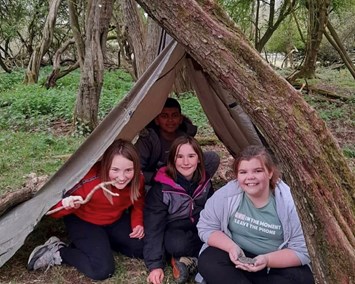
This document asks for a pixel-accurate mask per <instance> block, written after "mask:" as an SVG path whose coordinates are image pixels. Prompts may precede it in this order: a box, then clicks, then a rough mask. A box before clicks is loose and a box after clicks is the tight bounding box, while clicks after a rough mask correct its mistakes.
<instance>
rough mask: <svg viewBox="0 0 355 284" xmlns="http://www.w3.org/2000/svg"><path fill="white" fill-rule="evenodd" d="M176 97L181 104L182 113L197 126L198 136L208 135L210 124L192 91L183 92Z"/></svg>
mask: <svg viewBox="0 0 355 284" xmlns="http://www.w3.org/2000/svg"><path fill="white" fill-rule="evenodd" d="M177 99H178V100H179V102H180V104H181V108H182V110H181V111H182V113H183V114H185V115H186V116H187V117H188V118H189V119H191V120H192V122H193V124H195V125H196V126H197V127H198V134H199V135H200V136H209V135H210V134H211V126H210V125H209V122H208V119H207V117H206V115H205V112H204V111H203V109H202V106H201V104H200V102H199V100H198V98H197V97H196V96H195V95H194V94H193V93H184V94H180V95H179V97H178V98H177Z"/></svg>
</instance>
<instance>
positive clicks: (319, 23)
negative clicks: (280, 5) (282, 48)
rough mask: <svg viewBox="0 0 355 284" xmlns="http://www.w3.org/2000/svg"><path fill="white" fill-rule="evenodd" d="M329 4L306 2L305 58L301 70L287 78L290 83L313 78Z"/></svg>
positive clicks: (327, 2)
mask: <svg viewBox="0 0 355 284" xmlns="http://www.w3.org/2000/svg"><path fill="white" fill-rule="evenodd" d="M329 4H330V1H329V0H308V1H307V8H308V14H309V21H308V25H309V26H308V40H307V45H306V57H305V60H304V63H303V65H302V67H301V69H300V70H299V71H298V72H296V73H294V74H293V75H291V76H290V77H289V78H288V80H289V81H290V82H293V81H295V80H296V79H297V78H314V76H315V73H316V62H317V56H318V51H319V46H320V43H321V41H322V37H323V34H324V32H325V27H326V25H327V21H328V7H329Z"/></svg>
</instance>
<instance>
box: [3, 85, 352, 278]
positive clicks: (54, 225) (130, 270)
mask: <svg viewBox="0 0 355 284" xmlns="http://www.w3.org/2000/svg"><path fill="white" fill-rule="evenodd" d="M318 88H322V89H324V90H328V91H329V92H334V93H336V94H337V95H340V97H331V96H330V97H329V96H324V95H319V94H312V92H311V91H310V94H308V97H307V101H309V102H310V104H311V105H312V106H314V107H315V109H316V110H317V111H318V112H319V113H322V114H323V115H321V116H323V119H324V120H325V121H326V124H327V126H328V127H329V129H330V131H331V133H332V134H333V136H334V137H335V139H336V140H337V142H338V144H339V146H340V147H341V148H342V149H343V151H345V150H346V152H347V154H346V157H347V160H348V162H349V166H350V168H352V170H353V171H354V169H355V141H354V140H355V111H354V110H355V99H354V97H355V89H350V88H339V87H337V88H334V87H333V86H331V85H327V84H322V85H318ZM66 127H68V126H67V125H65V124H63V125H61V123H60V122H58V123H57V124H56V130H55V131H57V132H58V135H63V134H66V133H67V132H68V130H67V129H66ZM204 139H205V138H203V137H201V140H204ZM206 140H208V141H210V139H207V138H206ZM211 141H214V140H213V139H212V140H211ZM206 144H207V145H204V146H203V148H205V149H208V150H214V151H216V152H218V153H219V154H220V156H221V164H220V167H219V169H218V172H217V174H216V176H215V177H214V182H215V184H223V183H225V182H226V181H228V180H230V179H232V178H233V173H232V171H231V170H230V166H231V163H232V160H233V159H232V157H231V156H230V155H229V153H228V151H227V150H226V149H225V148H224V146H223V145H222V144H221V143H218V142H213V143H212V142H211V143H206ZM344 149H345V150H344ZM52 235H57V236H58V237H60V238H61V239H63V240H64V241H65V240H66V235H65V233H64V229H63V224H62V222H61V221H60V220H59V221H58V220H52V219H51V218H48V217H45V218H43V219H42V221H41V222H40V224H39V225H38V226H37V227H36V229H35V230H34V232H33V233H31V234H30V235H29V237H28V238H27V239H26V242H25V244H24V245H23V247H22V248H21V249H20V250H19V251H18V252H17V253H16V254H15V256H14V257H12V258H11V259H10V260H9V261H8V262H7V263H6V264H5V265H4V266H3V267H1V268H0V283H8V284H10V283H23V284H25V283H36V284H44V283H77V284H87V283H94V282H93V281H91V280H90V279H88V278H86V277H85V276H83V275H82V274H81V273H78V272H77V271H76V270H75V269H74V268H70V267H66V266H58V267H53V268H51V269H49V270H47V271H45V272H44V271H36V272H29V271H27V270H26V263H27V258H28V256H29V254H30V253H31V251H32V249H33V248H34V247H35V246H37V245H39V244H41V243H43V242H45V241H46V240H47V239H48V238H49V237H50V236H52ZM147 275H148V274H147V271H146V268H145V266H144V263H143V261H141V260H137V259H129V258H126V257H123V256H121V255H117V256H116V272H115V274H114V276H113V277H112V278H111V279H108V280H105V281H102V282H100V283H104V284H108V283H146V278H147ZM165 279H166V281H165V283H174V281H173V278H172V275H171V269H170V268H168V269H167V272H166V278H165ZM95 283H97V282H95ZM189 283H194V282H193V281H192V280H191V282H189Z"/></svg>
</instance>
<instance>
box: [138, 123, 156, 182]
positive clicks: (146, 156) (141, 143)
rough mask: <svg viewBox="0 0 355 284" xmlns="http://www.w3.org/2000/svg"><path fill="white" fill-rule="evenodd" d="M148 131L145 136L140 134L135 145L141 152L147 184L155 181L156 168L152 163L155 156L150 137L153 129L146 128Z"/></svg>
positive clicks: (142, 167) (142, 166) (141, 161)
mask: <svg viewBox="0 0 355 284" xmlns="http://www.w3.org/2000/svg"><path fill="white" fill-rule="evenodd" d="M145 131H146V132H147V134H146V135H144V136H139V138H138V140H137V142H136V144H135V147H136V149H137V151H138V153H139V157H140V163H141V169H142V172H143V175H144V180H145V183H146V184H150V183H151V182H152V181H153V177H154V175H155V172H156V169H155V168H152V166H151V165H150V164H151V163H152V162H151V159H152V157H153V156H154V153H153V151H154V146H153V143H152V141H151V139H150V136H151V134H150V131H153V130H145Z"/></svg>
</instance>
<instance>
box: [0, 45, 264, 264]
mask: <svg viewBox="0 0 355 284" xmlns="http://www.w3.org/2000/svg"><path fill="white" fill-rule="evenodd" d="M184 60H188V61H189V62H187V64H188V66H189V69H188V72H189V73H188V74H189V75H188V76H189V77H190V78H191V80H192V82H193V85H194V88H195V91H196V95H197V96H198V98H199V100H200V102H201V105H202V107H203V109H204V111H205V113H206V115H207V117H208V119H209V121H210V123H211V125H212V127H213V128H214V130H215V132H216V134H217V136H218V137H219V139H220V140H221V141H222V142H223V143H224V144H225V145H226V147H227V148H228V149H229V150H230V151H231V152H232V153H236V152H238V151H239V150H240V148H242V147H244V146H246V145H248V144H259V143H261V142H260V140H259V138H258V135H257V134H256V131H255V128H254V126H253V125H252V123H251V122H250V120H249V118H248V117H247V116H246V115H245V113H244V112H243V111H242V109H241V108H240V107H239V106H238V105H237V104H236V103H235V101H234V99H233V97H232V96H231V95H230V94H228V92H226V91H225V90H223V89H222V88H221V87H220V86H219V85H218V82H215V81H213V80H212V79H211V78H209V77H208V76H207V75H206V74H205V73H204V72H203V71H202V70H201V68H200V67H199V66H197V63H196V62H192V59H191V58H189V59H187V58H186V53H185V51H184V49H183V48H182V47H181V46H180V45H178V44H177V43H176V42H173V41H171V42H170V43H169V45H168V46H167V47H166V48H165V49H164V50H163V51H162V53H160V55H159V56H158V57H157V58H156V60H155V61H154V62H153V63H152V65H151V66H150V67H149V68H148V70H147V71H146V72H145V73H144V74H143V76H142V77H141V78H140V79H139V80H138V81H137V82H136V84H135V85H134V86H133V88H132V90H131V91H130V92H129V93H128V94H127V95H126V97H125V98H124V99H123V100H122V101H121V102H120V104H119V105H118V106H117V107H115V108H114V109H113V110H112V111H111V112H110V113H109V114H108V115H107V117H106V118H105V119H104V120H103V121H102V122H101V123H100V125H99V126H98V127H97V128H96V129H95V131H94V132H93V133H92V134H91V135H90V136H89V137H88V139H87V140H86V141H85V142H84V143H83V144H82V145H81V146H80V147H79V149H78V150H77V151H76V152H75V153H74V154H73V155H72V156H71V157H70V159H69V160H68V161H67V162H66V163H65V164H64V165H63V166H62V167H61V168H60V169H59V170H58V172H57V173H55V174H54V175H53V176H52V177H51V178H50V180H49V181H48V182H47V183H46V184H45V185H44V186H43V187H42V188H41V190H40V191H39V192H38V193H37V194H36V195H35V196H34V197H33V198H32V199H30V200H28V201H27V202H24V203H22V204H20V205H18V206H17V207H15V208H13V209H12V210H11V211H9V212H7V213H6V214H4V215H2V216H1V217H0V267H1V266H2V265H3V264H4V263H5V262H6V261H8V260H9V259H10V258H11V257H12V256H13V255H14V254H15V252H16V251H17V250H18V249H19V248H20V247H21V246H22V245H23V243H24V241H25V239H26V237H27V236H28V234H30V233H31V232H32V231H33V229H34V227H35V226H36V225H37V224H38V222H39V221H40V220H41V218H42V217H43V216H44V215H45V213H46V212H47V211H48V210H49V209H50V208H51V207H52V206H53V205H54V204H56V203H57V202H58V201H59V200H60V199H61V198H62V196H63V194H64V193H65V192H67V191H68V190H70V189H71V188H72V187H73V186H74V185H75V184H76V183H78V182H79V181H80V179H81V178H82V177H83V176H84V175H85V174H86V173H87V172H88V170H89V169H90V168H91V167H92V165H93V164H94V163H95V162H96V161H98V160H99V159H100V158H101V156H102V154H103V153H104V151H105V150H106V149H107V148H108V147H109V146H110V145H111V143H112V142H113V141H114V140H115V139H117V138H124V139H128V140H132V139H133V138H134V137H135V136H136V135H137V133H138V132H139V131H140V130H141V129H142V128H144V127H145V126H146V125H147V124H148V123H149V122H150V121H151V120H152V119H153V118H154V117H155V116H156V115H157V114H159V112H160V111H161V109H162V107H163V105H164V102H165V100H166V98H167V97H168V95H169V93H170V92H171V90H172V86H173V83H174V80H175V76H176V74H177V72H178V70H179V67H180V66H181V64H182V63H183V61H184Z"/></svg>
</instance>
